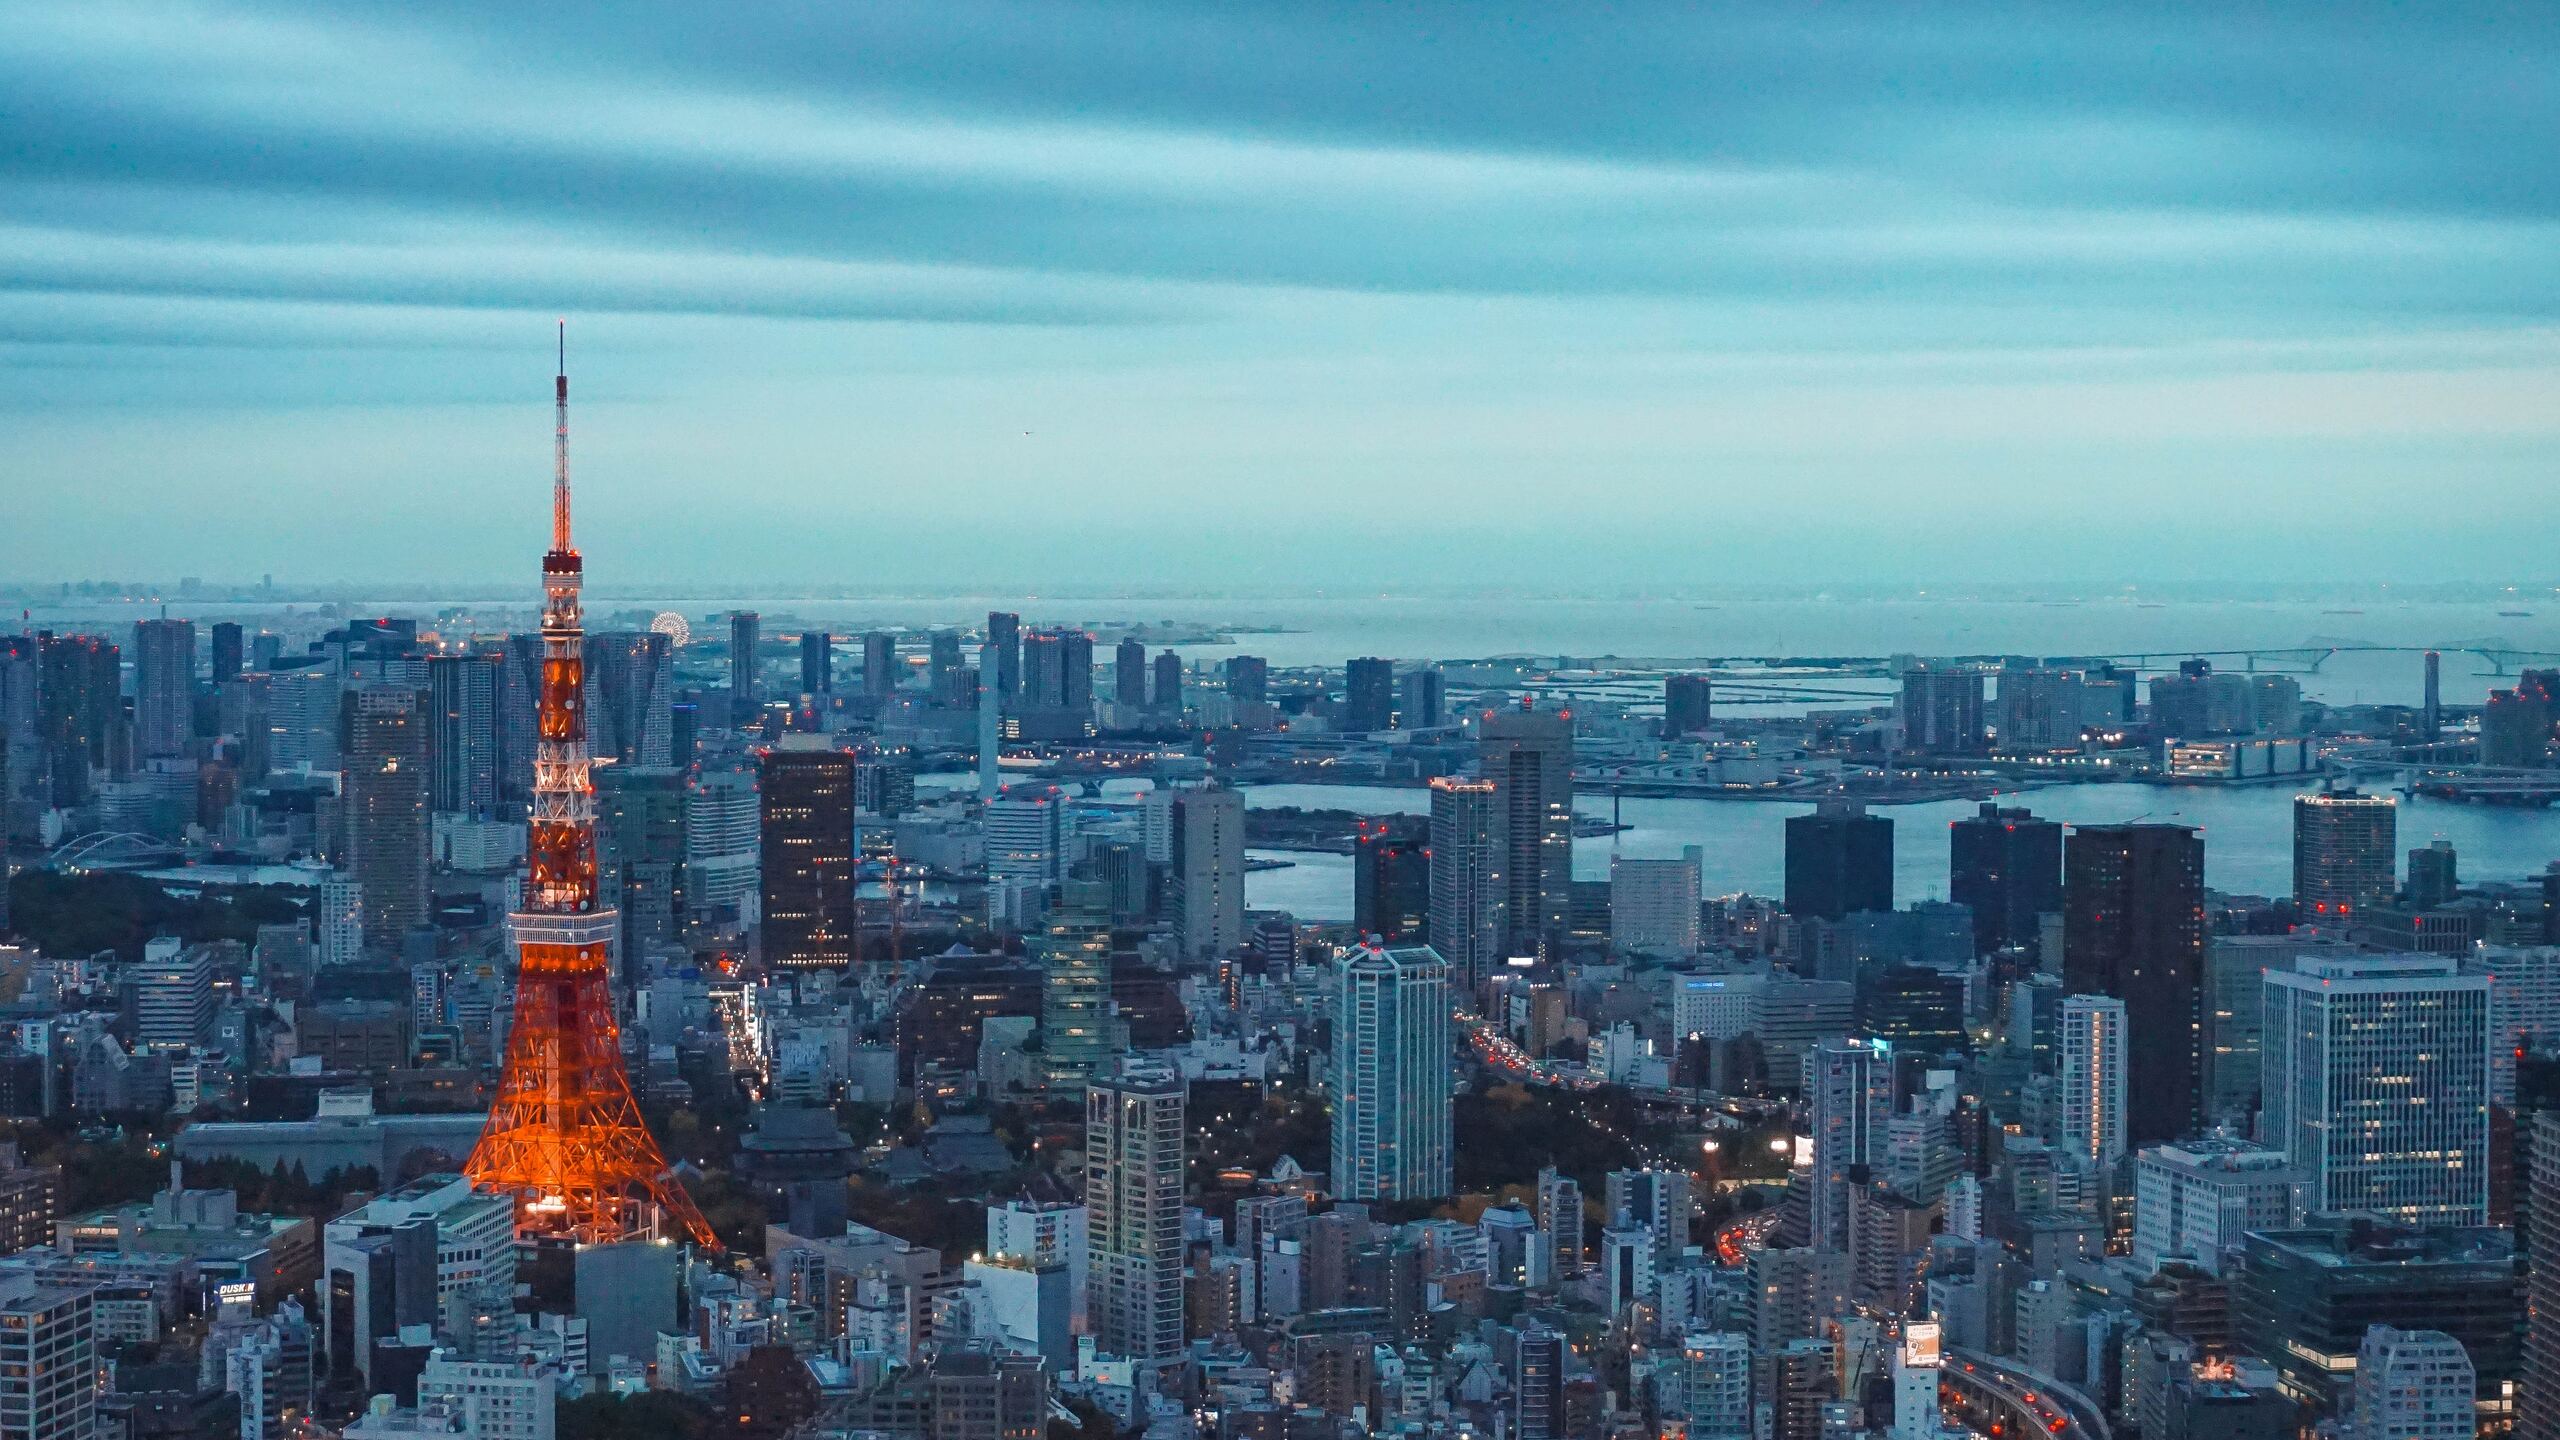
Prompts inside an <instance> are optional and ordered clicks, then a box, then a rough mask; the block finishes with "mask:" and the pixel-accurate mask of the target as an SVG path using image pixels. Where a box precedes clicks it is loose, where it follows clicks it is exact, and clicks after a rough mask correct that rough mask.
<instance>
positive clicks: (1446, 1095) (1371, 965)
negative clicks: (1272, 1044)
mask: <svg viewBox="0 0 2560 1440" xmlns="http://www.w3.org/2000/svg"><path fill="white" fill-rule="evenodd" d="M1333 1045H1334V1054H1335V1055H1336V1056H1338V1057H1340V1058H1339V1062H1338V1064H1337V1066H1336V1070H1335V1079H1334V1084H1335V1093H1334V1105H1333V1189H1334V1194H1335V1195H1336V1196H1338V1197H1339V1198H1341V1199H1344V1200H1430V1199H1436V1198H1438V1197H1440V1196H1443V1195H1447V1194H1449V1193H1450V1188H1449V1187H1450V1169H1449V1155H1450V1142H1449V1117H1450V1103H1451V1091H1450V1075H1449V1064H1450V1057H1449V967H1448V966H1447V965H1446V964H1444V963H1442V961H1441V959H1440V957H1439V956H1438V955H1437V954H1435V953H1434V952H1433V951H1432V950H1431V948H1430V947H1429V946H1427V945H1417V946H1412V947H1410V948H1405V949H1397V950H1389V949H1385V948H1383V947H1381V946H1377V945H1362V946H1360V947H1358V948H1356V949H1354V950H1352V951H1351V952H1350V953H1349V954H1348V955H1346V956H1345V957H1344V958H1343V962H1342V982H1341V989H1340V991H1339V992H1338V994H1337V995H1336V998H1335V1009H1334V1028H1333Z"/></svg>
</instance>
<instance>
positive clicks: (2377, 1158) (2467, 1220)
mask: <svg viewBox="0 0 2560 1440" xmlns="http://www.w3.org/2000/svg"><path fill="white" fill-rule="evenodd" d="M2266 981H2267V989H2266V1000H2267V1012H2266V1041H2265V1049H2264V1052H2263V1054H2262V1056H2261V1058H2260V1070H2261V1074H2262V1077H2263V1080H2262V1090H2263V1093H2264V1096H2265V1104H2266V1109H2265V1111H2264V1113H2263V1115H2262V1117H2261V1120H2260V1131H2261V1133H2262V1134H2263V1135H2265V1136H2266V1138H2267V1140H2268V1142H2269V1143H2270V1144H2273V1145H2275V1146H2277V1147H2278V1148H2280V1149H2282V1150H2284V1151H2285V1153H2286V1154H2288V1155H2290V1156H2291V1157H2292V1159H2293V1164H2294V1168H2295V1169H2297V1170H2299V1171H2301V1172H2302V1175H2303V1178H2304V1181H2305V1182H2306V1185H2307V1194H2306V1205H2307V1208H2309V1209H2313V1210H2349V1211H2364V1212H2370V1213H2372V1214H2375V1215H2379V1216H2381V1217H2383V1218H2384V1219H2386V1220H2390V1221H2393V1222H2394V1223H2397V1224H2403V1225H2485V1224H2487V1223H2488V1218H2489V1180H2490V1174H2489V1172H2490V1166H2491V1161H2490V1158H2489V1046H2490V1034H2491V1028H2490V1023H2489V1002H2490V996H2489V988H2490V981H2489V979H2488V977H2487V976H2485V975H2464V974H2462V973H2460V969H2459V966H2458V965H2457V964H2456V962H2455V961H2454V960H2453V959H2451V958H2450V957H2443V956H2432V955H2427V956H2420V955H2392V956H2319V957H2313V958H2307V959H2304V960H2302V961H2300V962H2299V963H2298V965H2297V967H2296V968H2295V969H2292V970H2270V971H2268V972H2267V977H2266ZM2137 1043H2139V1042H2138V1039H2137ZM2135 1058H2136V1062H2137V1064H2138V1063H2139V1061H2140V1056H2139V1054H2138V1053H2137V1055H2136V1057H2135Z"/></svg>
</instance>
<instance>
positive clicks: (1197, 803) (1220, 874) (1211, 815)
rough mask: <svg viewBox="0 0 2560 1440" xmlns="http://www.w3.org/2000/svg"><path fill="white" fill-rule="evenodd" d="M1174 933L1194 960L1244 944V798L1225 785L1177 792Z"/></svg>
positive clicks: (1210, 956)
mask: <svg viewBox="0 0 2560 1440" xmlns="http://www.w3.org/2000/svg"><path fill="white" fill-rule="evenodd" d="M1168 898H1169V899H1170V901H1171V902H1172V906H1173V918H1174V933H1175V934H1176V935H1178V936H1180V937H1181V941H1182V951H1183V953H1184V954H1186V955H1189V956H1191V957H1193V958H1194V959H1216V958H1219V957H1222V956H1224V955H1226V954H1227V953H1228V952H1229V951H1231V950H1233V949H1234V948H1235V947H1236V946H1237V945H1239V944H1241V943H1242V942H1243V940H1244V794H1243V792H1241V791H1237V790H1230V789H1227V788H1226V787H1224V786H1211V787H1208V788H1205V789H1199V790H1177V791H1175V792H1174V793H1173V876H1172V893H1171V895H1170V896H1169V897H1168Z"/></svg>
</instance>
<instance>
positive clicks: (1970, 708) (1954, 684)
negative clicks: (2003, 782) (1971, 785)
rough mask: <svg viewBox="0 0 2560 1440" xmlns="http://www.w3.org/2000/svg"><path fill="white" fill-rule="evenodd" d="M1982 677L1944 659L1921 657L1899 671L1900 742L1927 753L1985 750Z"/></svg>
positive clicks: (1952, 753) (1973, 752) (1909, 748)
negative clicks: (1934, 659)
mask: <svg viewBox="0 0 2560 1440" xmlns="http://www.w3.org/2000/svg"><path fill="white" fill-rule="evenodd" d="M1982 681H1983V675H1982V672H1981V671H1979V670H1974V669H1971V668H1969V667H1966V666H1963V665H1958V664H1954V663H1952V662H1948V661H1923V662H1920V663H1918V664H1915V665H1913V666H1911V667H1910V668H1908V669H1906V670H1904V671H1903V672H1902V699H1901V703H1900V704H1899V705H1898V706H1897V707H1895V708H1896V718H1897V719H1899V720H1900V721H1901V722H1902V745H1903V748H1904V749H1906V750H1917V751H1921V752H1923V753H1925V754H1930V755H1978V754H1980V753H1982V751H1983V749H1984V748H1985V734H1986V729H1985V725H1984V721H1983V702H1982V694H1983V690H1982Z"/></svg>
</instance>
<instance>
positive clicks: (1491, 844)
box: [1428, 775, 1505, 994]
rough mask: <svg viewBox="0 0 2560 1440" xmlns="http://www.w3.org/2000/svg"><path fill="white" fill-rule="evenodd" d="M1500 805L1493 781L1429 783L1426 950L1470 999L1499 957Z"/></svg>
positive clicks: (1501, 887) (1442, 778) (1436, 779)
mask: <svg viewBox="0 0 2560 1440" xmlns="http://www.w3.org/2000/svg"><path fill="white" fill-rule="evenodd" d="M1500 803H1501V802H1500V797H1499V796H1498V795H1497V794H1496V793H1495V786H1494V783H1493V782H1492V781H1490V780H1461V779H1454V778H1452V777H1450V776H1446V775H1441V776H1435V777H1433V779H1432V781H1431V847H1430V850H1429V852H1428V853H1429V857H1430V869H1431V948H1432V949H1434V950H1437V951H1439V952H1440V955H1441V957H1442V958H1443V959H1445V960H1447V961H1448V962H1449V972H1450V974H1451V975H1452V976H1454V977H1455V978H1456V981H1457V983H1458V984H1459V986H1460V987H1461V988H1463V989H1464V990H1465V991H1466V992H1467V993H1469V994H1473V993H1474V992H1475V990H1476V988H1477V987H1478V986H1480V985H1482V984H1483V983H1484V981H1485V977H1486V976H1487V975H1490V974H1491V973H1492V972H1493V967H1494V966H1496V965H1498V964H1500V963H1501V962H1502V958H1503V956H1502V907H1503V901H1504V897H1505V886H1504V884H1503V878H1502V872H1503V854H1502V843H1501V823H1500V817H1499V816H1498V815H1497V814H1496V813H1495V811H1496V807H1497V806H1498V805H1499V804H1500Z"/></svg>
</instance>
